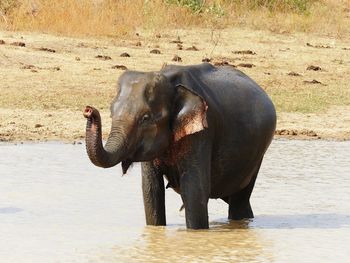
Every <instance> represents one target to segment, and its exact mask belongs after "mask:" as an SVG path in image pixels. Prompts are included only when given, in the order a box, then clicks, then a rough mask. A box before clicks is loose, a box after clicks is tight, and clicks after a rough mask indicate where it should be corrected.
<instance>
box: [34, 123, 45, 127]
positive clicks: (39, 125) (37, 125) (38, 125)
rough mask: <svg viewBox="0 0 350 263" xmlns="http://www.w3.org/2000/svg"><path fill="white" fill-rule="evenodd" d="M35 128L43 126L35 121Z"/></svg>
mask: <svg viewBox="0 0 350 263" xmlns="http://www.w3.org/2000/svg"><path fill="white" fill-rule="evenodd" d="M34 127H35V128H40V127H43V125H42V124H40V123H37V124H35V126H34Z"/></svg>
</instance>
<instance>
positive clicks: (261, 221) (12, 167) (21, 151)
mask: <svg viewBox="0 0 350 263" xmlns="http://www.w3.org/2000/svg"><path fill="white" fill-rule="evenodd" d="M251 202H252V207H253V210H254V213H255V218H254V219H253V220H247V221H240V222H229V221H228V220H227V219H226V218H227V209H228V207H227V205H226V204H225V203H224V202H223V201H221V200H210V203H209V217H210V227H211V228H210V230H206V231H186V227H185V218H184V212H183V211H182V212H180V211H179V208H180V207H181V204H182V203H181V199H180V197H179V196H178V195H177V194H176V193H175V192H173V190H171V189H167V191H166V203H167V204H166V209H167V222H168V226H166V227H146V226H145V220H144V212H143V203H142V193H141V178H140V166H139V165H135V166H134V167H133V168H132V169H131V170H129V171H128V174H127V175H126V176H123V177H122V176H121V167H119V166H117V167H114V168H111V169H101V168H97V167H94V166H93V165H92V164H91V163H90V161H89V160H88V158H87V156H86V153H85V146H84V145H70V144H61V143H41V144H23V145H14V144H1V145H0V262H350V250H349V247H350V142H332V141H288V140H277V141H274V142H273V143H272V145H271V147H270V149H269V150H268V152H267V154H266V157H265V159H264V162H263V165H262V167H261V171H260V174H259V176H258V179H257V182H256V187H255V189H254V192H253V195H252V198H251Z"/></svg>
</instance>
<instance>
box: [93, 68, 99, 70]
mask: <svg viewBox="0 0 350 263" xmlns="http://www.w3.org/2000/svg"><path fill="white" fill-rule="evenodd" d="M93 70H101V68H93Z"/></svg>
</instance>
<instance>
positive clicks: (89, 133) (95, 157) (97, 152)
mask: <svg viewBox="0 0 350 263" xmlns="http://www.w3.org/2000/svg"><path fill="white" fill-rule="evenodd" d="M84 117H85V118H87V123H86V138H85V141H86V150H87V154H88V156H89V158H90V160H91V162H92V163H93V164H95V165H96V166H99V167H103V168H109V167H112V166H114V165H116V164H118V163H120V162H121V161H122V155H123V153H124V151H125V139H124V136H123V133H122V132H121V131H120V130H119V131H117V130H115V128H114V129H112V130H111V133H110V134H109V137H108V140H107V142H106V145H105V147H103V144H102V124H101V116H100V113H99V112H98V110H97V109H95V108H93V107H90V106H87V107H86V109H85V111H84ZM119 129H120V128H119Z"/></svg>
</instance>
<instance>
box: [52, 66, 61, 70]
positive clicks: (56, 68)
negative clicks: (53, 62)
mask: <svg viewBox="0 0 350 263" xmlns="http://www.w3.org/2000/svg"><path fill="white" fill-rule="evenodd" d="M50 69H51V70H53V71H60V70H61V68H60V67H52V68H50Z"/></svg>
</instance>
